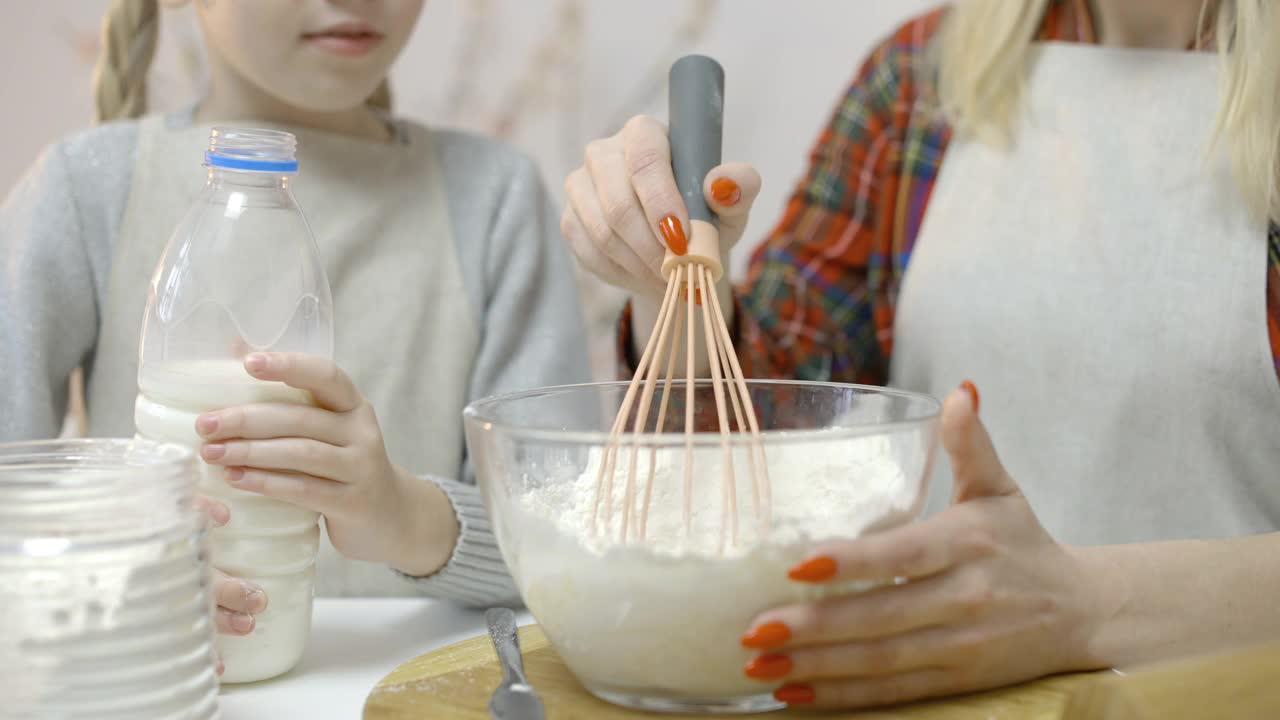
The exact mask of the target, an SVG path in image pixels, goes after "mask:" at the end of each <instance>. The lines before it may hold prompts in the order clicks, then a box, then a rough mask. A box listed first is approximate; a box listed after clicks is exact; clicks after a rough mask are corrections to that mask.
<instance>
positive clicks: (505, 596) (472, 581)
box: [400, 477, 523, 607]
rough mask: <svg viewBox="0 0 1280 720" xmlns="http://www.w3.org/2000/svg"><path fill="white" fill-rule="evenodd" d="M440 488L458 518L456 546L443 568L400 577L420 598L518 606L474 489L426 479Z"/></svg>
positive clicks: (477, 604)
mask: <svg viewBox="0 0 1280 720" xmlns="http://www.w3.org/2000/svg"><path fill="white" fill-rule="evenodd" d="M428 480H430V481H431V482H434V483H435V484H437V485H439V486H440V489H442V490H444V493H445V495H447V496H448V498H449V502H450V503H451V504H452V505H453V509H454V513H455V514H456V515H457V518H458V527H459V533H458V544H457V545H456V546H455V547H454V549H453V555H452V556H451V557H450V558H449V562H447V563H445V566H444V567H442V568H441V569H440V570H438V571H436V572H435V573H433V574H431V575H426V576H423V577H413V576H411V575H405V574H404V573H400V575H401V576H402V577H404V578H406V579H407V580H409V581H410V582H412V583H414V585H415V586H417V588H418V589H419V590H421V591H422V593H423V594H425V595H429V596H431V597H438V598H443V599H448V600H454V601H457V602H460V603H464V604H467V605H474V606H489V605H507V606H517V607H518V606H520V605H522V604H523V603H522V601H521V600H520V593H519V591H518V590H516V587H515V583H514V582H513V581H512V579H511V573H510V572H509V571H508V570H507V566H506V563H504V562H503V560H502V553H501V552H500V551H499V550H498V542H497V540H496V538H494V535H493V528H492V526H491V525H490V524H489V513H488V511H487V510H486V509H485V506H484V502H483V501H482V500H481V499H480V491H479V488H477V487H476V486H475V485H470V484H467V483H461V482H458V481H457V480H449V479H447V478H440V477H429V478H428Z"/></svg>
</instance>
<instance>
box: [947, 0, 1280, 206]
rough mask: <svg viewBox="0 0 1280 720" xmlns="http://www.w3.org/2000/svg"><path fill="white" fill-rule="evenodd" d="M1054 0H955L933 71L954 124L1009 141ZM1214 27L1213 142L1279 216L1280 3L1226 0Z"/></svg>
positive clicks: (1241, 181)
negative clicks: (1218, 70) (1216, 91)
mask: <svg viewBox="0 0 1280 720" xmlns="http://www.w3.org/2000/svg"><path fill="white" fill-rule="evenodd" d="M1053 1H1054V0H958V1H957V2H956V4H955V5H954V6H953V7H952V8H951V9H950V10H949V11H948V13H947V16H946V17H945V18H944V19H943V21H942V26H941V28H940V29H939V35H938V43H937V45H936V47H935V48H934V55H933V62H932V63H930V70H931V72H935V73H936V78H937V87H938V103H939V108H940V110H941V111H942V113H943V115H944V116H945V117H946V118H947V120H948V122H949V123H950V124H951V125H952V127H954V128H955V130H956V132H957V133H960V134H969V135H972V136H974V137H977V138H979V139H981V140H984V141H988V142H1002V141H1004V140H1007V138H1008V133H1009V132H1010V129H1011V126H1012V119H1013V117H1014V115H1015V113H1016V112H1017V111H1018V109H1019V107H1020V103H1021V101H1022V96H1023V92H1024V90H1025V86H1026V69H1027V63H1028V60H1029V58H1030V55H1031V51H1032V42H1033V41H1034V40H1035V39H1036V37H1037V35H1038V33H1039V30H1040V25H1041V23H1042V22H1043V20H1044V16H1045V13H1046V11H1047V10H1048V8H1049V5H1050V3H1051V2H1053ZM1211 4H1212V0H1205V2H1204V6H1203V7H1202V9H1201V17H1200V28H1201V31H1202V32H1201V35H1202V37H1203V35H1205V34H1207V31H1209V30H1212V31H1213V34H1212V37H1213V38H1215V39H1216V42H1217V46H1218V55H1219V57H1220V58H1221V61H1222V66H1223V70H1224V78H1225V83H1224V90H1223V96H1222V100H1221V104H1220V106H1219V110H1218V121H1217V130H1216V133H1215V137H1214V142H1215V143H1216V142H1222V143H1224V144H1225V146H1226V150H1227V155H1228V157H1229V158H1230V160H1231V168H1232V173H1233V174H1234V176H1235V181H1236V184H1237V185H1238V186H1239V189H1240V192H1241V193H1242V194H1243V195H1244V198H1245V200H1246V201H1247V202H1248V204H1249V206H1250V207H1251V208H1252V209H1253V210H1254V211H1255V212H1256V213H1257V214H1258V215H1259V217H1265V218H1267V219H1268V220H1270V221H1272V222H1280V42H1276V40H1275V38H1276V37H1277V35H1278V34H1280V9H1278V8H1277V7H1276V4H1275V2H1274V1H1273V0H1220V2H1218V4H1217V5H1218V7H1217V19H1216V23H1213V24H1210V23H1209V22H1208V18H1207V17H1206V15H1207V13H1208V11H1209V7H1210V5H1211Z"/></svg>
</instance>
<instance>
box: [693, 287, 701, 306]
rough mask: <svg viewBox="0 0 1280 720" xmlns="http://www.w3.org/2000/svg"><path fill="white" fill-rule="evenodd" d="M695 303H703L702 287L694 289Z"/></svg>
mask: <svg viewBox="0 0 1280 720" xmlns="http://www.w3.org/2000/svg"><path fill="white" fill-rule="evenodd" d="M693 304H694V305H701V304H702V288H698V289H697V290H694V291H693Z"/></svg>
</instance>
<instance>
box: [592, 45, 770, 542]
mask: <svg viewBox="0 0 1280 720" xmlns="http://www.w3.org/2000/svg"><path fill="white" fill-rule="evenodd" d="M723 111H724V70H723V69H722V68H721V67H720V65H719V63H717V62H716V61H715V60H712V59H711V58H708V57H704V56H701V55H688V56H685V57H683V58H680V59H679V60H677V61H676V62H675V63H674V64H673V65H672V66H671V72H670V101H669V108H668V120H669V124H670V129H669V135H670V143H671V166H672V171H673V172H674V175H675V179H676V185H677V187H678V188H679V190H680V194H681V196H682V197H683V199H684V202H685V205H686V207H687V208H688V211H689V220H690V228H689V230H690V232H689V243H688V252H687V253H685V254H684V255H676V254H675V253H673V252H672V251H671V250H669V249H668V250H667V252H666V257H665V258H664V260H663V263H662V273H663V275H664V276H665V277H666V279H667V289H666V293H665V294H664V296H663V299H662V305H661V308H660V309H659V311H658V319H657V322H656V323H655V324H654V327H653V331H652V333H651V334H650V335H649V340H648V342H647V343H646V344H645V348H644V352H643V353H642V354H641V356H640V361H639V363H638V364H637V366H636V371H635V375H634V376H633V377H632V378H631V382H630V384H629V385H628V387H627V392H626V395H625V396H624V397H623V400H622V406H621V408H620V409H619V411H618V414H617V417H616V419H615V420H614V423H613V427H612V429H611V431H610V441H609V443H608V445H607V446H606V449H605V453H604V458H603V462H602V463H601V465H600V470H599V474H598V476H597V480H596V489H595V501H594V504H593V515H592V529H593V532H599V527H598V526H599V525H600V524H603V528H604V529H605V531H606V532H607V531H608V530H609V526H610V524H611V520H612V513H613V499H614V492H615V489H614V484H613V483H614V478H615V475H616V474H617V462H618V459H619V458H618V455H619V451H620V450H621V449H622V447H623V446H624V444H625V445H629V450H630V453H628V457H626V458H624V460H623V461H624V462H626V463H628V465H627V471H626V479H625V481H624V482H625V485H624V487H623V489H622V520H621V528H620V540H621V542H622V543H624V544H625V543H627V542H635V541H641V542H642V541H644V540H645V539H646V530H647V527H646V526H647V521H648V517H649V509H650V505H651V503H652V500H653V484H654V473H655V470H656V455H657V448H656V447H652V448H651V450H650V458H649V464H648V465H649V467H648V473H647V478H646V479H645V481H644V482H643V484H641V483H638V482H637V478H636V475H637V469H638V467H637V466H638V461H639V452H640V444H641V442H640V438H641V435H642V434H645V433H648V432H650V431H652V432H653V433H655V434H661V433H662V432H663V429H664V425H665V422H666V418H667V412H668V409H669V404H670V400H671V397H672V395H673V392H672V391H673V388H674V387H675V384H673V380H674V376H675V372H676V365H677V361H678V359H679V358H680V356H681V355H682V354H683V357H684V377H683V379H682V382H683V385H684V407H683V410H684V433H685V453H684V480H683V488H682V489H683V493H682V494H683V526H684V533H685V536H686V537H688V536H689V535H690V534H691V533H692V508H693V483H694V482H695V472H694V451H693V450H694V443H693V436H694V432H695V422H696V420H695V418H696V417H697V415H698V413H697V412H696V410H697V408H696V399H697V395H696V393H695V387H696V385H697V384H698V382H696V381H697V378H696V376H695V373H696V368H695V357H696V346H697V343H698V340H699V338H701V339H702V343H703V345H704V346H705V347H706V350H707V359H708V362H709V364H710V375H711V377H710V381H709V383H710V386H711V390H712V393H713V396H714V399H715V410H716V429H717V430H718V432H719V434H720V444H721V449H722V451H723V455H724V461H723V468H722V475H723V476H722V478H721V479H720V482H721V483H722V488H721V500H722V510H721V514H720V520H721V522H720V527H719V538H720V539H719V551H720V552H723V550H724V548H725V545H726V542H727V543H728V544H729V545H733V544H735V543H736V542H737V541H738V534H739V524H738V514H739V513H738V506H739V498H738V497H737V495H738V492H737V491H738V482H737V478H736V475H735V472H734V463H733V444H734V442H733V440H732V438H733V436H734V435H738V434H743V433H746V434H748V438H749V447H748V449H747V453H746V458H747V463H746V464H747V477H748V479H749V483H750V488H751V508H752V512H753V515H754V518H755V520H756V522H757V524H758V526H759V528H760V530H761V531H767V529H768V522H769V515H770V511H769V505H770V485H769V477H768V472H767V468H766V466H765V457H764V446H763V443H762V442H761V441H760V427H759V423H758V421H757V419H756V412H755V406H754V404H753V403H752V401H751V393H750V392H749V390H748V388H747V383H746V380H745V378H744V377H743V372H742V366H741V364H740V363H739V362H738V356H737V354H736V352H735V351H734V347H733V339H732V336H731V335H730V333H729V328H728V326H727V325H726V323H725V319H724V312H723V310H722V309H721V306H720V299H719V297H718V295H717V293H716V282H717V281H718V280H719V279H720V278H721V276H722V275H723V274H724V267H723V265H722V264H721V262H720V232H719V224H718V220H717V218H716V216H715V214H714V213H713V212H712V211H711V209H710V208H709V207H708V206H707V203H706V200H705V198H704V196H703V192H702V184H703V181H704V180H705V178H706V176H707V173H708V172H710V171H711V169H712V168H714V167H715V166H717V165H719V164H720V145H721V134H722V126H723V115H724V112H723ZM699 324H701V332H700V333H699V332H698V329H699V328H698V326H699ZM681 335H683V336H684V342H683V347H682V344H681ZM682 349H683V353H682V352H681V351H682ZM664 359H665V361H666V362H665V366H666V373H665V376H664V378H663V380H662V381H661V387H662V396H661V401H660V402H659V407H658V411H657V413H656V415H655V419H654V422H653V424H652V427H650V424H649V417H650V410H651V409H652V404H653V397H654V393H655V391H656V389H657V387H658V384H659V381H658V371H659V367H660V366H661V365H662V360H664ZM701 382H702V383H703V384H704V385H705V383H706V382H707V381H705V380H703V381H701ZM637 403H638V407H637V406H636V404H637ZM633 410H635V413H634V419H633V420H632V421H631V430H630V432H629V433H628V432H627V424H628V419H629V418H631V417H632V411H633ZM730 411H732V412H730ZM731 417H732V422H730V418H731ZM627 440H630V441H631V442H630V443H627V442H626V441H627ZM697 480H698V481H699V482H703V481H707V480H706V479H704V478H697ZM710 481H714V480H710ZM641 485H643V486H641ZM633 524H634V525H635V527H633Z"/></svg>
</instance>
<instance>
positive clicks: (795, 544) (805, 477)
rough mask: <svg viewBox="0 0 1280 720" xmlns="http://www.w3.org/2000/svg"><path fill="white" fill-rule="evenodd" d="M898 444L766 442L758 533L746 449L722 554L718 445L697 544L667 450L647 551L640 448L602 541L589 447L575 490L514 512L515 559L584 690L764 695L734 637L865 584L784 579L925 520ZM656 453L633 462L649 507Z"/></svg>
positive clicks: (556, 486)
mask: <svg viewBox="0 0 1280 720" xmlns="http://www.w3.org/2000/svg"><path fill="white" fill-rule="evenodd" d="M893 443H894V438H893V437H892V436H883V435H882V436H875V437H868V438H862V439H858V440H853V441H850V440H848V439H842V440H840V441H838V442H835V441H833V442H813V441H807V442H802V443H785V442H783V443H776V444H771V445H769V446H768V448H767V451H766V452H767V466H768V471H769V478H770V484H771V490H772V492H771V494H772V523H771V526H770V527H769V528H768V530H767V532H763V537H762V530H763V526H761V525H759V524H758V523H757V522H756V520H755V516H754V514H753V512H752V500H751V484H750V474H749V472H748V465H747V463H746V451H745V449H742V450H740V451H738V452H737V453H736V454H735V455H734V465H733V467H734V469H735V477H736V480H737V482H736V487H737V489H738V508H739V509H738V512H737V515H738V517H739V523H740V526H739V542H738V543H737V544H735V545H731V546H728V547H724V548H723V549H722V548H721V545H720V538H721V533H720V529H721V527H723V522H722V518H723V515H722V513H723V511H724V502H723V494H722V493H723V488H724V486H725V483H724V481H723V474H722V470H723V464H722V463H723V455H722V452H721V450H720V449H719V448H702V449H700V450H698V451H696V453H695V456H694V461H693V462H694V468H695V470H696V472H695V474H694V477H693V489H694V490H693V494H692V503H691V509H692V520H693V522H692V533H691V534H688V535H686V533H685V532H684V522H685V520H684V502H683V497H684V494H683V486H684V480H685V472H684V461H685V451H684V449H683V448H675V449H663V450H660V451H659V452H658V457H657V462H656V463H655V465H656V472H655V473H654V490H653V499H652V503H651V505H650V508H649V515H648V525H647V535H646V539H645V540H644V542H643V543H640V542H637V541H636V540H635V539H634V535H632V541H631V542H630V543H629V544H626V545H624V544H621V543H620V542H618V539H619V536H620V533H619V529H620V518H621V515H622V511H623V510H622V509H623V506H624V503H623V496H624V494H623V488H624V487H625V483H626V481H627V476H628V471H629V462H630V452H631V451H630V449H626V448H624V449H622V450H621V451H620V452H619V457H618V464H617V467H616V468H615V478H614V487H613V497H612V500H613V505H612V507H613V513H612V523H611V525H610V527H609V533H608V534H605V533H602V532H593V531H592V529H591V515H592V507H593V504H594V501H595V497H596V485H597V482H596V481H597V478H598V477H599V472H600V462H601V456H602V455H603V453H602V452H601V451H600V450H598V449H597V450H593V451H592V454H591V456H590V458H589V462H588V465H587V468H586V470H585V471H584V472H582V473H581V475H580V476H579V477H578V478H577V479H576V481H573V482H559V483H554V482H553V483H548V484H546V485H544V486H542V487H534V488H533V489H530V490H528V491H526V493H525V494H524V495H523V496H521V497H518V498H515V499H514V500H513V501H512V502H513V504H514V507H512V508H511V512H510V515H511V525H512V527H511V528H510V530H509V538H510V541H509V542H507V543H505V544H506V546H507V549H508V560H509V562H510V565H511V567H512V572H513V573H514V575H515V578H516V581H517V583H518V584H519V586H520V588H521V589H522V592H523V594H524V599H525V601H526V603H527V604H528V606H529V609H530V610H531V611H532V612H533V614H534V616H535V617H536V618H537V619H538V622H539V623H540V624H541V625H542V627H543V629H544V630H545V631H546V633H547V636H548V637H549V638H550V639H551V641H552V642H553V643H554V645H555V646H556V648H557V650H558V651H559V652H560V654H561V656H563V657H564V659H565V661H566V663H567V664H568V665H569V666H570V668H571V669H572V670H573V671H574V673H575V674H576V675H577V676H578V678H579V679H580V680H581V681H582V682H583V683H584V684H585V685H587V686H588V687H589V688H591V689H595V690H602V691H605V692H613V693H626V694H632V695H644V696H659V697H666V698H685V699H723V698H734V697H741V696H751V695H758V694H761V693H764V692H768V691H770V690H772V687H773V686H771V685H766V684H763V683H760V682H757V681H753V680H749V679H747V678H746V677H745V676H744V675H743V672H742V668H743V664H744V663H745V662H746V661H747V659H748V658H749V657H750V653H749V652H748V651H746V650H744V649H743V648H742V647H741V646H740V645H739V638H740V636H741V635H742V633H743V632H745V631H746V630H747V628H748V626H749V624H750V622H751V620H752V618H753V617H754V616H755V615H756V614H757V613H759V612H761V611H763V610H765V609H767V608H770V607H775V606H778V605H782V604H786V603H790V602H796V601H799V600H804V599H812V598H817V597H820V596H821V595H822V594H832V593H838V592H852V591H855V590H858V589H863V588H864V587H865V585H861V586H858V587H851V586H848V585H846V586H844V587H839V588H836V587H831V588H817V587H814V586H807V585H803V584H799V583H795V582H792V581H790V580H788V578H787V570H788V568H790V567H791V566H792V565H793V564H794V563H796V562H797V561H799V560H800V559H802V558H803V557H804V556H805V555H806V554H807V553H808V552H809V551H810V550H811V548H812V547H813V545H814V543H815V542H819V541H821V540H824V539H830V538H836V537H847V538H852V537H857V536H859V535H861V534H863V533H865V532H867V531H869V530H872V529H877V528H883V527H889V526H893V525H897V524H901V523H903V522H906V521H908V520H910V519H911V518H913V517H914V516H915V515H916V514H917V512H918V511H919V508H920V504H921V501H922V499H923V491H922V487H921V479H920V478H919V477H906V476H905V475H904V473H903V470H902V469H901V467H900V466H899V464H898V462H897V461H896V460H895V457H896V456H895V448H894V445H893ZM901 451H902V450H901V448H899V449H898V452H901ZM649 457H650V451H649V450H647V449H645V450H641V451H640V452H639V455H638V458H637V460H638V462H637V466H638V469H637V472H636V473H635V478H636V480H637V482H638V483H640V485H638V486H637V488H638V489H637V491H636V493H635V494H636V496H637V497H643V483H644V482H645V481H646V480H647V478H648V471H649V464H650V461H649ZM531 484H534V485H536V484H537V483H536V482H532V483H531ZM634 527H635V524H632V526H631V529H632V531H634Z"/></svg>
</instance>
